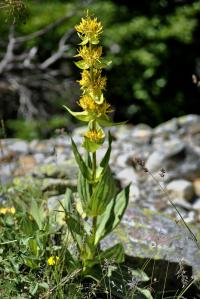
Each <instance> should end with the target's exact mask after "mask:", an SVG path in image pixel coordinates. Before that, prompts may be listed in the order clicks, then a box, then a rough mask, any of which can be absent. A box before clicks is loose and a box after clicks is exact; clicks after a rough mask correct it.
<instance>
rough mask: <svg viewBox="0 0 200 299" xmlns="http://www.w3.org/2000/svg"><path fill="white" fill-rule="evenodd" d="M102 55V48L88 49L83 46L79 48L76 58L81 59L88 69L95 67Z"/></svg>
mask: <svg viewBox="0 0 200 299" xmlns="http://www.w3.org/2000/svg"><path fill="white" fill-rule="evenodd" d="M101 55H102V47H95V48H90V47H87V46H83V47H81V48H79V50H78V54H77V55H76V57H81V58H82V59H83V60H84V61H85V62H86V63H87V64H88V66H89V67H91V66H93V65H95V63H96V62H99V59H100V57H101Z"/></svg>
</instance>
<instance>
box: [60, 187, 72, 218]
mask: <svg viewBox="0 0 200 299" xmlns="http://www.w3.org/2000/svg"><path fill="white" fill-rule="evenodd" d="M72 203H73V196H72V190H71V189H69V188H67V189H66V192H65V195H64V199H63V200H62V206H63V209H64V211H66V212H68V213H71V212H72V210H73V206H72Z"/></svg>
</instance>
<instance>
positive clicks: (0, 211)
mask: <svg viewBox="0 0 200 299" xmlns="http://www.w3.org/2000/svg"><path fill="white" fill-rule="evenodd" d="M15 212H16V210H15V208H14V207H11V208H0V214H3V215H5V214H15Z"/></svg>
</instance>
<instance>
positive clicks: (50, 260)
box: [47, 256, 60, 266]
mask: <svg viewBox="0 0 200 299" xmlns="http://www.w3.org/2000/svg"><path fill="white" fill-rule="evenodd" d="M59 260H60V258H59V256H50V257H49V258H48V260H47V264H48V265H49V266H54V265H57V264H58V262H59Z"/></svg>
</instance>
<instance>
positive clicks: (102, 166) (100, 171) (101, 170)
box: [97, 132, 112, 178]
mask: <svg viewBox="0 0 200 299" xmlns="http://www.w3.org/2000/svg"><path fill="white" fill-rule="evenodd" d="M111 150H112V136H111V134H110V132H108V149H107V151H106V153H105V155H104V157H103V159H102V160H101V162H100V166H99V167H98V168H97V177H98V178H99V177H100V176H102V175H103V174H104V173H105V171H106V169H107V166H108V163H109V160H110V154H111Z"/></svg>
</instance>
